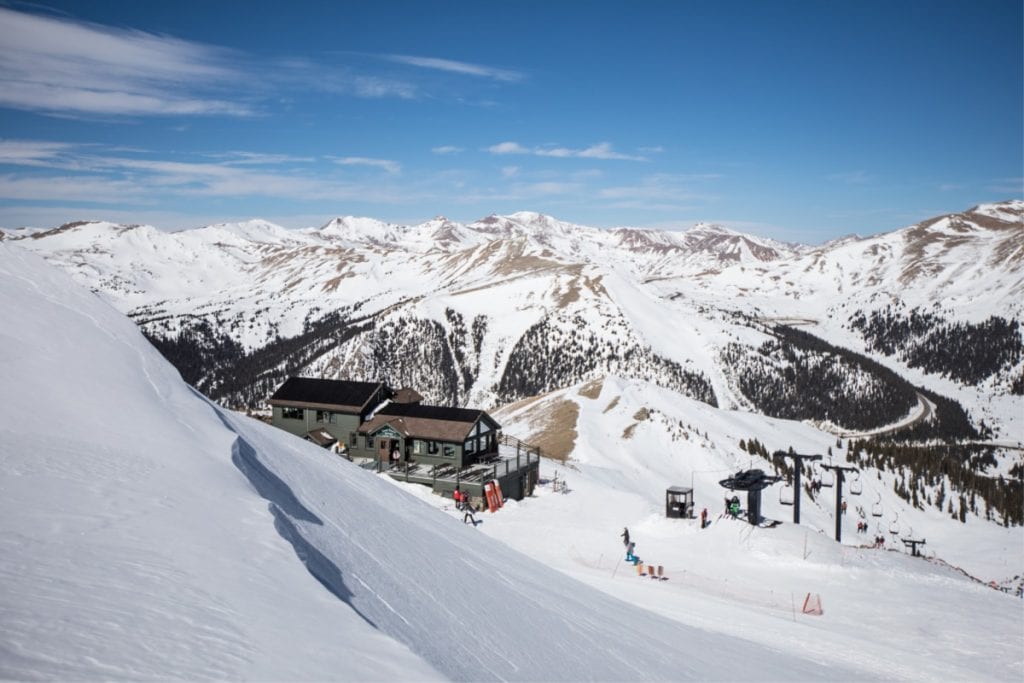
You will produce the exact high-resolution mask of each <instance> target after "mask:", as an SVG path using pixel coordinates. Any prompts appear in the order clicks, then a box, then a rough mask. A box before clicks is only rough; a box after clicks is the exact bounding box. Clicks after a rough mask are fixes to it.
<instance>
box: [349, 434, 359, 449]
mask: <svg viewBox="0 0 1024 683" xmlns="http://www.w3.org/2000/svg"><path fill="white" fill-rule="evenodd" d="M356 439H358V436H357V435H356V433H355V432H349V433H348V447H349V448H356V447H357V446H358V445H359V444H358V442H357V441H356Z"/></svg>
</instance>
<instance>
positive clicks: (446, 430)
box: [359, 413, 476, 443]
mask: <svg viewBox="0 0 1024 683" xmlns="http://www.w3.org/2000/svg"><path fill="white" fill-rule="evenodd" d="M474 424H476V421H475V420H474V421H473V422H457V421H454V420H432V419H429V418H422V417H409V416H405V417H396V416H395V415H382V414H380V413H378V414H376V415H374V416H373V418H372V419H370V420H367V421H366V422H364V423H363V424H361V425H359V433H360V434H373V432H375V431H377V430H379V429H380V428H381V427H384V426H385V425H390V426H391V427H392V428H393V429H394V430H395V431H397V432H398V433H399V434H401V435H402V436H404V437H406V438H410V437H411V438H414V439H430V440H431V441H448V442H450V443H462V442H463V441H465V440H466V437H467V436H468V435H469V431H470V429H472V428H473V425H474Z"/></svg>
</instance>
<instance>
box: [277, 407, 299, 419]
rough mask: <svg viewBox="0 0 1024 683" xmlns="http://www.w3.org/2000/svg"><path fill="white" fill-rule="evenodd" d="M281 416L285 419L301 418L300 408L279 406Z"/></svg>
mask: <svg viewBox="0 0 1024 683" xmlns="http://www.w3.org/2000/svg"><path fill="white" fill-rule="evenodd" d="M281 417H282V418H284V419H285V420H301V419H302V408H281Z"/></svg>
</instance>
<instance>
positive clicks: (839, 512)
mask: <svg viewBox="0 0 1024 683" xmlns="http://www.w3.org/2000/svg"><path fill="white" fill-rule="evenodd" d="M821 469H823V470H832V471H834V472H835V473H836V543H842V542H843V519H842V516H843V478H844V476H845V475H846V473H847V472H859V471H860V470H858V469H857V468H856V467H850V466H849V465H822V466H821Z"/></svg>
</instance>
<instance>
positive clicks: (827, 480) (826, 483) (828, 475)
mask: <svg viewBox="0 0 1024 683" xmlns="http://www.w3.org/2000/svg"><path fill="white" fill-rule="evenodd" d="M818 481H819V483H820V485H821V486H822V487H824V488H827V489H830V488H832V487H833V486H835V484H836V475H834V474H832V470H822V471H821V476H820V478H819V479H818Z"/></svg>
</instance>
